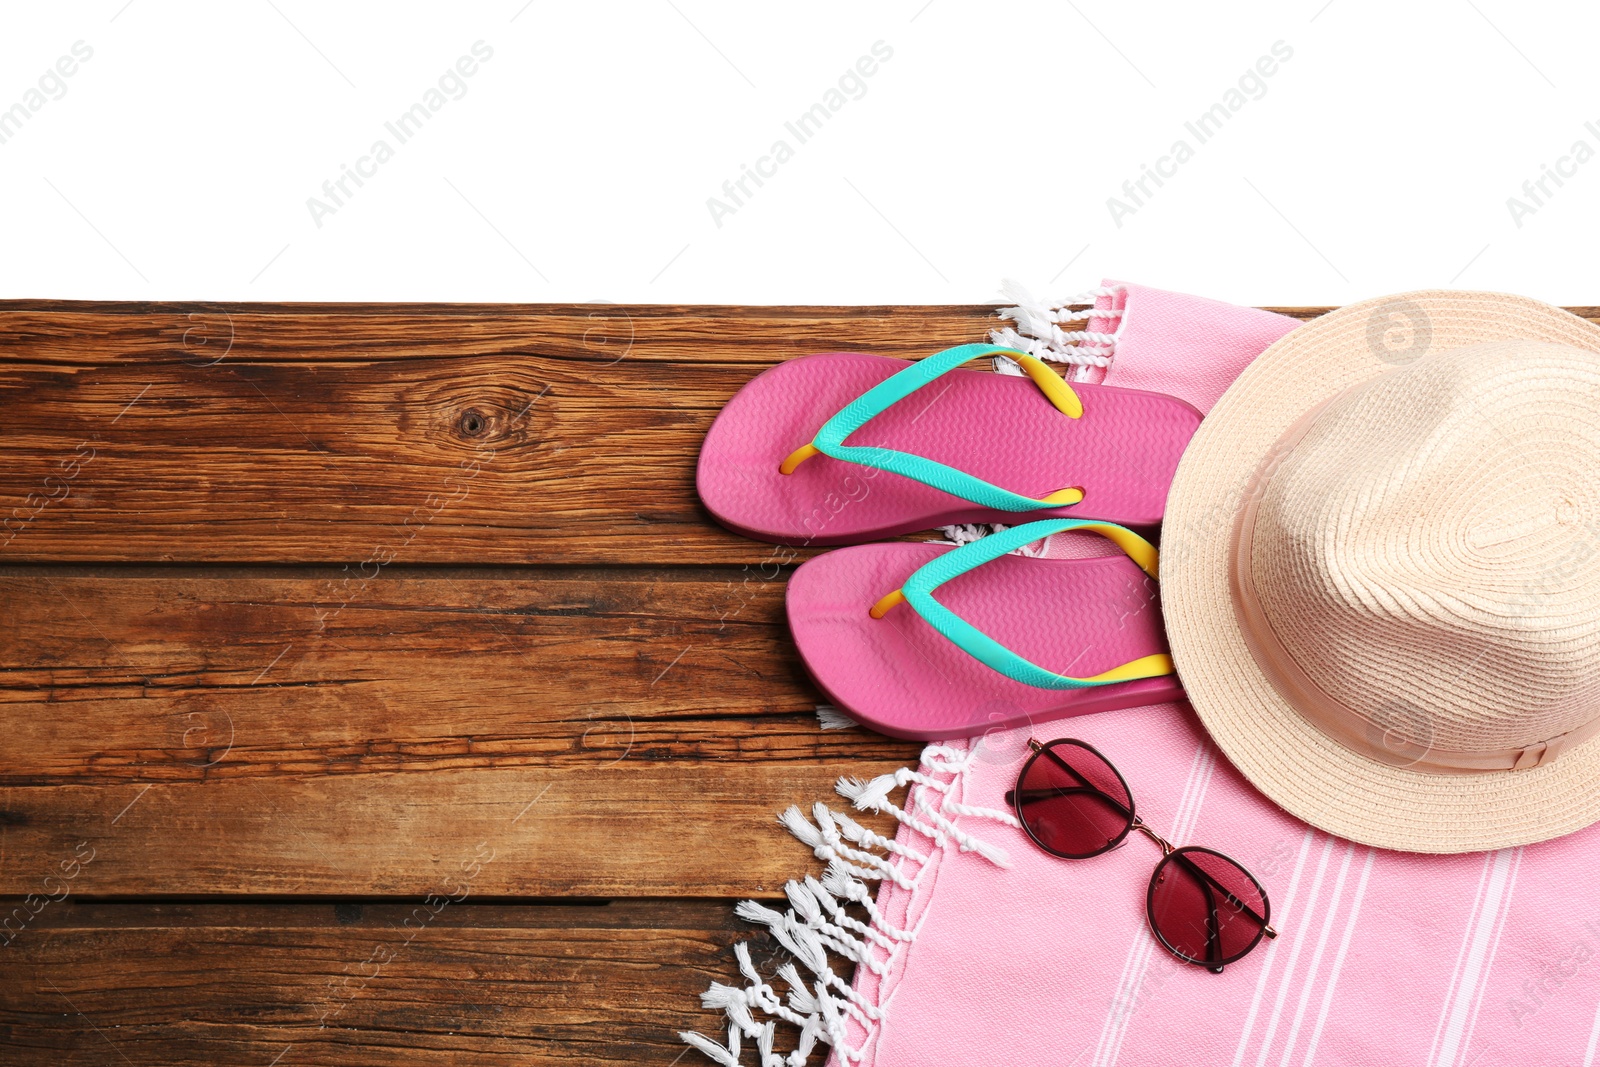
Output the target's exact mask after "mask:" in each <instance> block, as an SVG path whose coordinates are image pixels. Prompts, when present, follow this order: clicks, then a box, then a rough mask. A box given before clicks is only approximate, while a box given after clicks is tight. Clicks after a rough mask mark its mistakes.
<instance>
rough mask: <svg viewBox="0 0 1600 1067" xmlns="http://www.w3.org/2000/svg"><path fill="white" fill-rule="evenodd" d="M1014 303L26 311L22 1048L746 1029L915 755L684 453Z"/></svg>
mask: <svg viewBox="0 0 1600 1067" xmlns="http://www.w3.org/2000/svg"><path fill="white" fill-rule="evenodd" d="M1580 310H1581V311H1582V313H1585V314H1587V315H1589V316H1590V317H1591V318H1600V314H1597V313H1596V309H1580ZM1319 311H1320V309H1294V313H1295V314H1298V315H1300V316H1302V317H1310V316H1312V315H1315V314H1317V313H1319ZM992 325H993V319H992V316H991V309H989V308H986V307H935V308H929V307H893V308H891V307H870V308H736V307H725V308H707V307H635V308H622V307H612V306H594V307H554V306H504V305H493V306H461V305H403V306H380V305H273V306H264V305H251V306H228V307H223V306H217V305H176V304H172V305H167V304H87V303H43V302H10V303H5V304H0V456H3V460H0V516H9V518H7V519H5V520H4V527H3V530H0V590H3V597H4V601H3V604H4V614H3V620H4V625H3V627H0V669H3V672H4V673H3V675H0V700H3V701H4V707H3V710H0V716H3V719H0V731H3V732H0V896H3V897H5V898H6V899H5V900H4V901H0V915H4V916H9V918H7V919H5V920H4V927H3V930H0V942H3V943H0V1062H3V1063H6V1064H35V1063H37V1064H51V1065H58V1064H106V1063H115V1064H139V1065H142V1064H206V1065H211V1064H225V1063H226V1064H235V1063H237V1064H258V1065H263V1067H265V1065H268V1064H278V1065H281V1067H300V1065H304V1064H334V1063H338V1064H356V1063H362V1064H399V1063H406V1064H428V1063H441V1064H442V1063H452V1064H497V1065H498V1064H507V1063H512V1062H516V1063H518V1064H542V1063H561V1064H574V1063H585V1064H591V1063H659V1064H663V1065H666V1064H670V1063H672V1062H674V1061H675V1060H677V1058H678V1057H679V1055H680V1053H681V1052H682V1051H683V1049H684V1046H682V1045H681V1044H680V1043H679V1042H678V1041H677V1039H676V1038H675V1036H674V1032H675V1031H677V1030H680V1029H684V1028H698V1029H701V1030H704V1031H706V1032H711V1033H715V1032H718V1031H720V1030H721V1029H722V1022H721V1019H720V1017H718V1016H716V1015H714V1014H713V1013H709V1012H704V1011H702V1010H700V1008H699V1006H698V1003H699V1002H698V996H699V993H700V991H701V990H703V989H704V988H705V987H706V986H707V984H708V983H710V982H711V981H712V980H715V979H723V980H729V979H731V977H732V976H733V974H734V973H735V972H734V964H733V961H732V957H731V953H730V951H729V946H730V945H731V944H732V943H733V942H734V941H735V940H739V939H749V938H754V939H755V940H757V941H760V940H761V938H760V937H758V936H757V935H756V934H755V933H754V932H753V931H752V929H751V928H749V927H747V926H745V925H744V924H742V923H740V922H738V921H736V920H735V919H734V918H733V916H732V911H731V907H730V904H731V903H732V902H733V901H735V900H737V899H741V898H744V897H751V896H754V897H774V896H779V895H781V890H782V885H783V882H784V881H785V880H786V879H788V878H791V877H795V876H797V875H798V874H799V873H801V872H803V871H804V870H806V869H807V864H808V860H809V857H808V856H807V854H806V852H805V850H804V849H803V848H802V847H801V846H800V845H799V844H798V843H796V842H795V841H794V840H793V839H791V838H790V837H789V836H788V835H787V833H786V832H784V831H783V830H782V829H781V828H780V827H779V826H778V825H777V823H776V821H775V820H774V817H773V816H774V814H775V813H776V812H777V811H778V810H779V809H781V808H782V807H784V806H786V805H788V804H790V803H794V802H800V803H804V804H808V805H809V803H810V802H812V801H814V800H816V799H820V798H824V797H827V796H830V795H831V787H832V783H833V781H834V779H835V778H836V777H837V776H839V775H840V774H857V775H870V774H875V773H881V772H882V771H884V770H888V769H892V768H894V767H898V766H901V765H904V764H905V763H907V762H908V761H911V760H914V759H915V756H916V753H917V751H918V750H919V746H918V745H916V744H912V743H907V742H898V741H892V740H888V739H885V738H882V737H879V736H877V735H875V734H869V733H865V732H862V731H859V730H850V731H829V732H822V731H820V730H819V729H818V727H817V723H816V720H815V717H814V709H815V705H816V704H817V702H818V696H817V694H816V692H815V691H814V689H813V688H812V687H811V685H810V684H809V683H808V682H807V680H806V679H805V677H804V674H803V671H802V670H801V668H800V665H799V663H798V661H797V658H796V656H795V654H794V652H793V650H792V648H791V646H790V643H789V640H788V635H787V632H786V628H785V627H784V625H783V622H782V598H783V585H784V579H785V577H786V575H787V573H788V571H789V570H790V569H791V566H792V564H793V563H795V562H797V561H799V560H800V559H803V558H804V557H805V555H807V553H804V552H802V553H798V554H797V553H796V552H794V551H793V550H788V549H778V548H774V547H772V546H769V545H764V544H758V543H755V542H752V541H747V540H744V539H742V538H739V537H736V536H734V535H732V534H730V533H728V532H726V531H724V530H723V529H721V528H720V527H718V526H716V525H715V524H714V523H712V522H710V521H709V520H708V519H707V517H706V515H705V514H704V512H703V511H702V510H701V509H700V507H699V505H698V503H697V502H696V500H695V496H694V489H693V472H694V461H695V456H696V454H697V451H698V448H699V444H700V440H701V438H702V436H703V435H704V432H705V430H706V427H707V425H708V424H709V423H710V421H711V419H712V417H713V416H714V415H715V413H716V411H717V410H718V408H719V407H720V406H721V405H722V404H723V403H724V402H725V401H726V400H727V398H728V397H729V396H730V395H731V394H732V393H733V391H734V390H735V389H737V388H738V387H739V386H740V385H741V384H743V383H744V382H745V381H747V380H748V379H749V378H750V377H751V376H753V375H754V374H755V373H756V372H758V371H759V370H760V369H761V368H763V367H765V366H768V365H770V364H772V363H774V362H776V361H778V360H781V359H785V358H789V357H792V356H797V355H801V354H804V353H807V352H812V351H820V350H830V349H860V350H866V351H873V352H879V353H884V354H890V355H902V356H916V355H923V354H926V353H927V352H929V351H932V350H935V349H938V348H941V347H944V346H947V345H951V344H958V343H962V342H968V341H977V340H982V339H983V338H984V336H985V334H986V332H987V330H988V329H989V328H990V327H991V326H992ZM885 829H887V827H885ZM813 866H816V865H815V864H814V863H813ZM819 1059H820V1057H819ZM685 1062H700V1058H699V1056H698V1054H697V1053H696V1054H693V1058H692V1059H687V1058H686V1061H685Z"/></svg>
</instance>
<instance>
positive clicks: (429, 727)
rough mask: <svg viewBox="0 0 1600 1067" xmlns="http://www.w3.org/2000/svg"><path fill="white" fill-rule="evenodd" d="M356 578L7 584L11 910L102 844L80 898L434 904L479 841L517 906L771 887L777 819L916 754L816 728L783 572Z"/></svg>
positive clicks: (54, 576)
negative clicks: (48, 873) (46, 878)
mask: <svg viewBox="0 0 1600 1067" xmlns="http://www.w3.org/2000/svg"><path fill="white" fill-rule="evenodd" d="M80 570H81V568H80ZM343 577H344V576H342V575H340V572H338V571H334V570H331V569H330V570H328V571H326V572H325V573H324V574H323V575H322V576H321V577H314V576H307V575H304V574H300V573H298V572H297V573H295V574H294V575H292V576H290V575H285V574H283V573H282V572H274V571H273V570H272V569H270V568H243V569H241V568H234V569H232V570H231V571H229V572H224V573H217V572H214V571H211V570H206V569H200V570H194V569H191V570H189V571H183V572H170V571H160V572H159V573H152V569H151V568H130V567H122V568H110V569H106V568H101V569H100V570H99V571H98V572H97V573H95V574H93V575H87V574H81V573H71V572H70V571H66V570H63V569H61V568H38V567H13V568H11V569H10V571H9V572H7V573H5V574H0V597H3V598H4V599H5V600H6V602H7V603H8V604H9V605H10V616H9V618H8V620H7V626H6V627H5V628H4V629H3V630H0V714H3V716H4V722H5V729H6V737H7V744H6V745H5V746H3V747H0V893H7V892H9V893H28V892H35V891H36V890H37V881H38V879H39V878H40V877H41V876H42V875H41V873H40V872H39V870H37V869H36V868H39V867H40V863H41V861H50V860H51V858H52V857H59V856H63V855H67V854H69V853H70V852H71V850H72V849H73V847H74V846H75V845H76V843H77V842H79V841H88V842H90V843H91V845H92V846H93V847H95V848H97V849H99V850H100V851H101V852H103V853H104V854H105V855H106V856H107V857H109V860H110V861H109V862H105V863H97V864H95V865H93V870H92V872H91V876H89V877H87V878H86V880H85V881H84V882H83V883H82V885H81V886H80V887H79V892H80V893H87V894H99V895H105V894H119V895H136V894H150V893H162V894H181V895H194V894H215V893H274V894H285V893H293V894H318V895H328V894H333V895H338V894H343V893H348V892H351V891H352V889H353V888H358V889H359V891H360V892H361V893H364V894H367V895H369V896H382V895H416V894H420V893H423V892H428V891H430V889H433V888H435V887H436V885H437V880H438V877H439V872H440V871H441V869H444V870H448V869H449V867H450V865H451V864H453V863H454V862H455V857H456V853H457V852H459V851H460V850H461V848H462V847H464V844H463V843H465V844H473V843H475V842H477V841H480V840H488V841H492V842H505V844H504V848H505V850H506V854H507V855H508V856H510V857H513V858H512V859H511V860H510V861H508V862H503V863H501V864H498V865H495V866H494V867H493V868H492V869H491V870H489V872H488V873H487V874H486V879H487V880H486V882H485V883H484V884H485V889H484V891H485V892H491V893H494V894H498V895H509V896H528V895H534V896H560V895H564V894H571V893H580V894H586V895H603V896H639V895H645V896H651V895H663V896H674V895H675V896H728V895H735V894H738V893H740V892H743V891H745V890H746V889H751V890H752V891H754V892H756V893H758V894H770V893H772V892H775V891H776V887H777V886H778V885H779V884H781V882H782V881H783V880H784V879H785V878H787V877H790V876H791V875H792V874H793V872H794V870H795V867H796V864H797V862H799V861H800V860H803V859H804V850H803V849H802V848H801V847H800V846H798V845H797V844H796V843H794V842H793V841H792V839H789V838H788V837H787V836H786V835H784V834H783V833H781V832H780V831H779V830H778V828H777V826H776V824H775V822H774V821H773V816H774V815H775V814H776V812H777V811H778V810H779V808H781V807H782V806H785V805H787V804H789V803H801V804H803V805H807V806H809V805H810V803H811V802H812V801H814V800H817V799H820V798H824V797H828V796H831V795H832V785H833V782H834V780H835V779H836V778H837V777H838V776H839V775H841V774H846V773H851V774H872V773H880V772H882V771H883V770H886V769H893V768H894V767H898V766H902V765H904V764H906V763H907V762H909V761H912V760H914V759H915V756H916V752H917V750H918V746H917V745H915V744H912V743H908V742H898V741H891V740H888V739H886V738H882V737H880V736H878V735H876V734H871V733H867V732H864V731H821V730H819V729H818V728H817V723H816V718H815V713H814V711H815V707H816V704H817V702H818V700H819V697H818V696H817V694H816V693H815V691H814V690H813V689H812V687H811V686H810V684H809V682H807V680H806V679H805V676H804V672H803V670H802V668H801V667H800V665H799V663H798V659H797V657H796V655H795V653H794V651H793V648H792V645H791V643H790V641H789V638H788V633H787V627H786V626H785V625H784V623H783V618H782V595H783V583H782V580H781V578H782V572H781V571H780V570H778V569H776V568H774V569H771V570H769V571H761V570H757V569H751V570H743V569H740V568H721V569H718V568H675V569H674V568H668V569H646V568H588V569H559V568H558V569H555V570H549V569H522V570H513V571H499V572H495V571H490V570H486V569H482V568H480V569H476V570H469V569H449V570H437V569H435V570H424V571H403V570H397V571H391V572H387V573H383V574H381V575H378V576H375V577H374V578H373V579H372V580H370V581H367V582H366V583H365V584H364V585H360V586H359V587H358V586H356V585H350V584H345V583H344V582H343ZM547 789H548V792H545V790H547ZM534 797H542V799H540V800H539V802H538V804H537V805H536V807H535V808H534V809H532V810H530V811H529V812H528V813H527V814H526V815H522V810H523V808H524V806H525V805H527V804H528V803H529V802H530V800H532V799H533V798H534ZM125 808H126V810H124V809H125ZM519 816H520V817H519ZM711 842H715V845H714V846H712V845H711V844H710V843H711ZM24 860H26V862H24Z"/></svg>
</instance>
